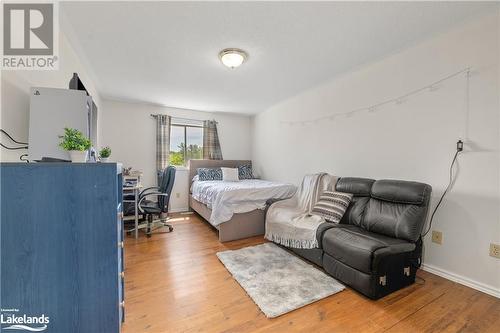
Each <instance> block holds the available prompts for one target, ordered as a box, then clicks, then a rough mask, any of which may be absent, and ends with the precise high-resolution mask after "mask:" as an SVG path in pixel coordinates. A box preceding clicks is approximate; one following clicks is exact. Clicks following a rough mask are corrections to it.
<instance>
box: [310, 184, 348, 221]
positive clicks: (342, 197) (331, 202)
mask: <svg viewBox="0 0 500 333" xmlns="http://www.w3.org/2000/svg"><path fill="white" fill-rule="evenodd" d="M351 200H352V194H350V193H342V192H336V191H323V193H321V195H320V197H319V200H318V202H316V204H315V205H314V207H313V209H312V210H311V214H314V215H318V216H321V217H323V218H324V219H325V220H327V221H328V222H333V223H339V222H340V220H341V219H342V216H344V213H345V211H346V210H347V207H349V204H350V203H351Z"/></svg>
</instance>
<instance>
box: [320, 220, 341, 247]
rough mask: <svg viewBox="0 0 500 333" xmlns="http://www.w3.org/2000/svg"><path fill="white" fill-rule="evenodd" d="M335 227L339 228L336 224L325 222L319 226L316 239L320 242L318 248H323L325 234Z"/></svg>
mask: <svg viewBox="0 0 500 333" xmlns="http://www.w3.org/2000/svg"><path fill="white" fill-rule="evenodd" d="M335 227H337V224H336V223H333V222H324V223H321V224H320V225H319V227H318V229H316V239H317V240H318V247H319V248H320V249H322V248H323V235H324V234H325V232H326V231H327V230H329V229H331V228H335Z"/></svg>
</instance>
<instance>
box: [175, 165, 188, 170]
mask: <svg viewBox="0 0 500 333" xmlns="http://www.w3.org/2000/svg"><path fill="white" fill-rule="evenodd" d="M174 166H175V169H176V170H177V171H188V170H189V168H188V167H185V166H182V165H174Z"/></svg>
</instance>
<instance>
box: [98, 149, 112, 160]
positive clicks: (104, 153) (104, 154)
mask: <svg viewBox="0 0 500 333" xmlns="http://www.w3.org/2000/svg"><path fill="white" fill-rule="evenodd" d="M110 156H111V148H109V147H108V146H106V147H104V148H102V149H101V150H100V151H99V158H100V159H101V162H107V161H108V159H109V157H110Z"/></svg>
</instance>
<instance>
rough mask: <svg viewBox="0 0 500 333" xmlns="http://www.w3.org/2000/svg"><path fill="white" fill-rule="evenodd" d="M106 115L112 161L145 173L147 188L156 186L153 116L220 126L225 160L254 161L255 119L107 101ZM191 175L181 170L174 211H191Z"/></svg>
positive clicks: (104, 132)
mask: <svg viewBox="0 0 500 333" xmlns="http://www.w3.org/2000/svg"><path fill="white" fill-rule="evenodd" d="M104 108H105V109H106V112H105V113H104V114H103V115H102V117H101V125H100V128H101V135H100V138H101V139H100V143H101V146H110V147H111V150H112V155H111V160H113V161H117V162H122V163H123V166H124V167H133V168H134V169H135V170H140V171H142V172H143V173H144V178H143V179H144V180H143V184H144V185H145V186H155V185H156V176H155V175H156V162H155V161H156V152H155V147H156V146H155V144H156V143H155V140H156V139H155V138H156V134H155V120H154V119H153V118H152V117H151V116H150V115H151V114H168V115H170V116H173V117H183V118H189V119H198V120H207V119H215V120H217V121H218V122H219V124H218V132H219V139H220V143H221V148H222V155H223V157H224V159H250V157H251V148H250V147H251V142H250V131H251V129H250V127H251V119H250V117H248V116H242V115H232V114H227V113H208V112H200V111H192V110H184V109H175V108H168V107H161V106H155V105H148V104H138V103H125V102H117V101H110V100H104ZM188 184H189V181H188V171H187V169H186V168H178V170H177V174H176V180H175V184H174V189H173V191H172V199H171V201H170V209H171V210H172V211H185V210H187V209H188V186H189V185H188Z"/></svg>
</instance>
